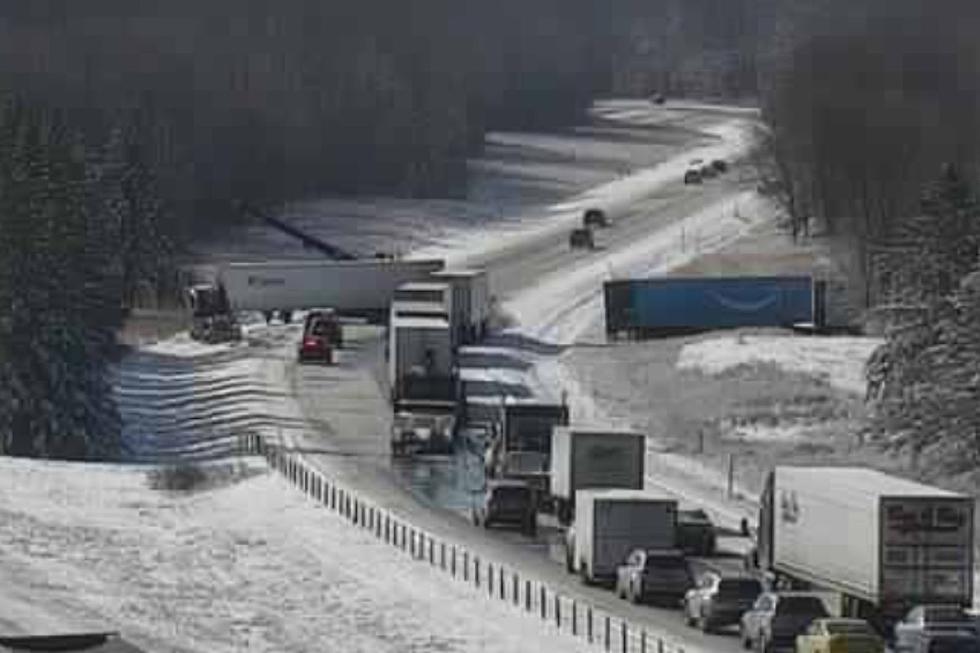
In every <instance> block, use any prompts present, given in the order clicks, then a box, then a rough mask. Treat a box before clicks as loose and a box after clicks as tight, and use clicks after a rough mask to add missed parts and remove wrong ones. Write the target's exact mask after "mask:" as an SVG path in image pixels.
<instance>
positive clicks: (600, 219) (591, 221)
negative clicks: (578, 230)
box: [582, 209, 609, 228]
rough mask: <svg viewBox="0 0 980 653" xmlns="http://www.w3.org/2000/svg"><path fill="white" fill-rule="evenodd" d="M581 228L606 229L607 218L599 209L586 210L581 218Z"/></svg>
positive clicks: (607, 224)
mask: <svg viewBox="0 0 980 653" xmlns="http://www.w3.org/2000/svg"><path fill="white" fill-rule="evenodd" d="M582 226H583V227H586V228H591V227H608V226H609V218H608V217H606V213H605V211H602V210H601V209H588V210H587V211H586V212H585V214H584V215H583V216H582Z"/></svg>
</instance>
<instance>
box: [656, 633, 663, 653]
mask: <svg viewBox="0 0 980 653" xmlns="http://www.w3.org/2000/svg"><path fill="white" fill-rule="evenodd" d="M657 653H664V640H663V638H662V637H658V638H657Z"/></svg>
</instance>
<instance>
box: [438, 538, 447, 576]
mask: <svg viewBox="0 0 980 653" xmlns="http://www.w3.org/2000/svg"><path fill="white" fill-rule="evenodd" d="M439 568H440V569H442V570H443V571H446V543H445V542H440V543H439Z"/></svg>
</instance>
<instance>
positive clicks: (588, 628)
mask: <svg viewBox="0 0 980 653" xmlns="http://www.w3.org/2000/svg"><path fill="white" fill-rule="evenodd" d="M586 616H587V617H588V619H587V620H586V622H585V632H586V635H587V636H588V639H589V644H591V643H592V606H591V605H590V606H589V607H588V611H587V613H586Z"/></svg>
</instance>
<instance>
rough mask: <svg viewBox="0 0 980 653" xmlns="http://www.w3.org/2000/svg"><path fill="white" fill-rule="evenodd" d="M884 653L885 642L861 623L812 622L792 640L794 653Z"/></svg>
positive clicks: (820, 620) (868, 626) (842, 620)
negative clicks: (794, 643) (793, 641)
mask: <svg viewBox="0 0 980 653" xmlns="http://www.w3.org/2000/svg"><path fill="white" fill-rule="evenodd" d="M831 651H835V652H836V651H841V652H842V653H884V651H885V641H884V640H883V639H882V638H881V637H879V636H878V633H876V632H875V631H874V629H873V628H872V627H871V625H870V624H868V622H867V621H864V620H863V619H816V620H814V621H813V622H811V623H810V625H809V626H807V629H806V630H805V631H804V632H803V634H801V635H797V636H796V650H795V653H830V652H831Z"/></svg>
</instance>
